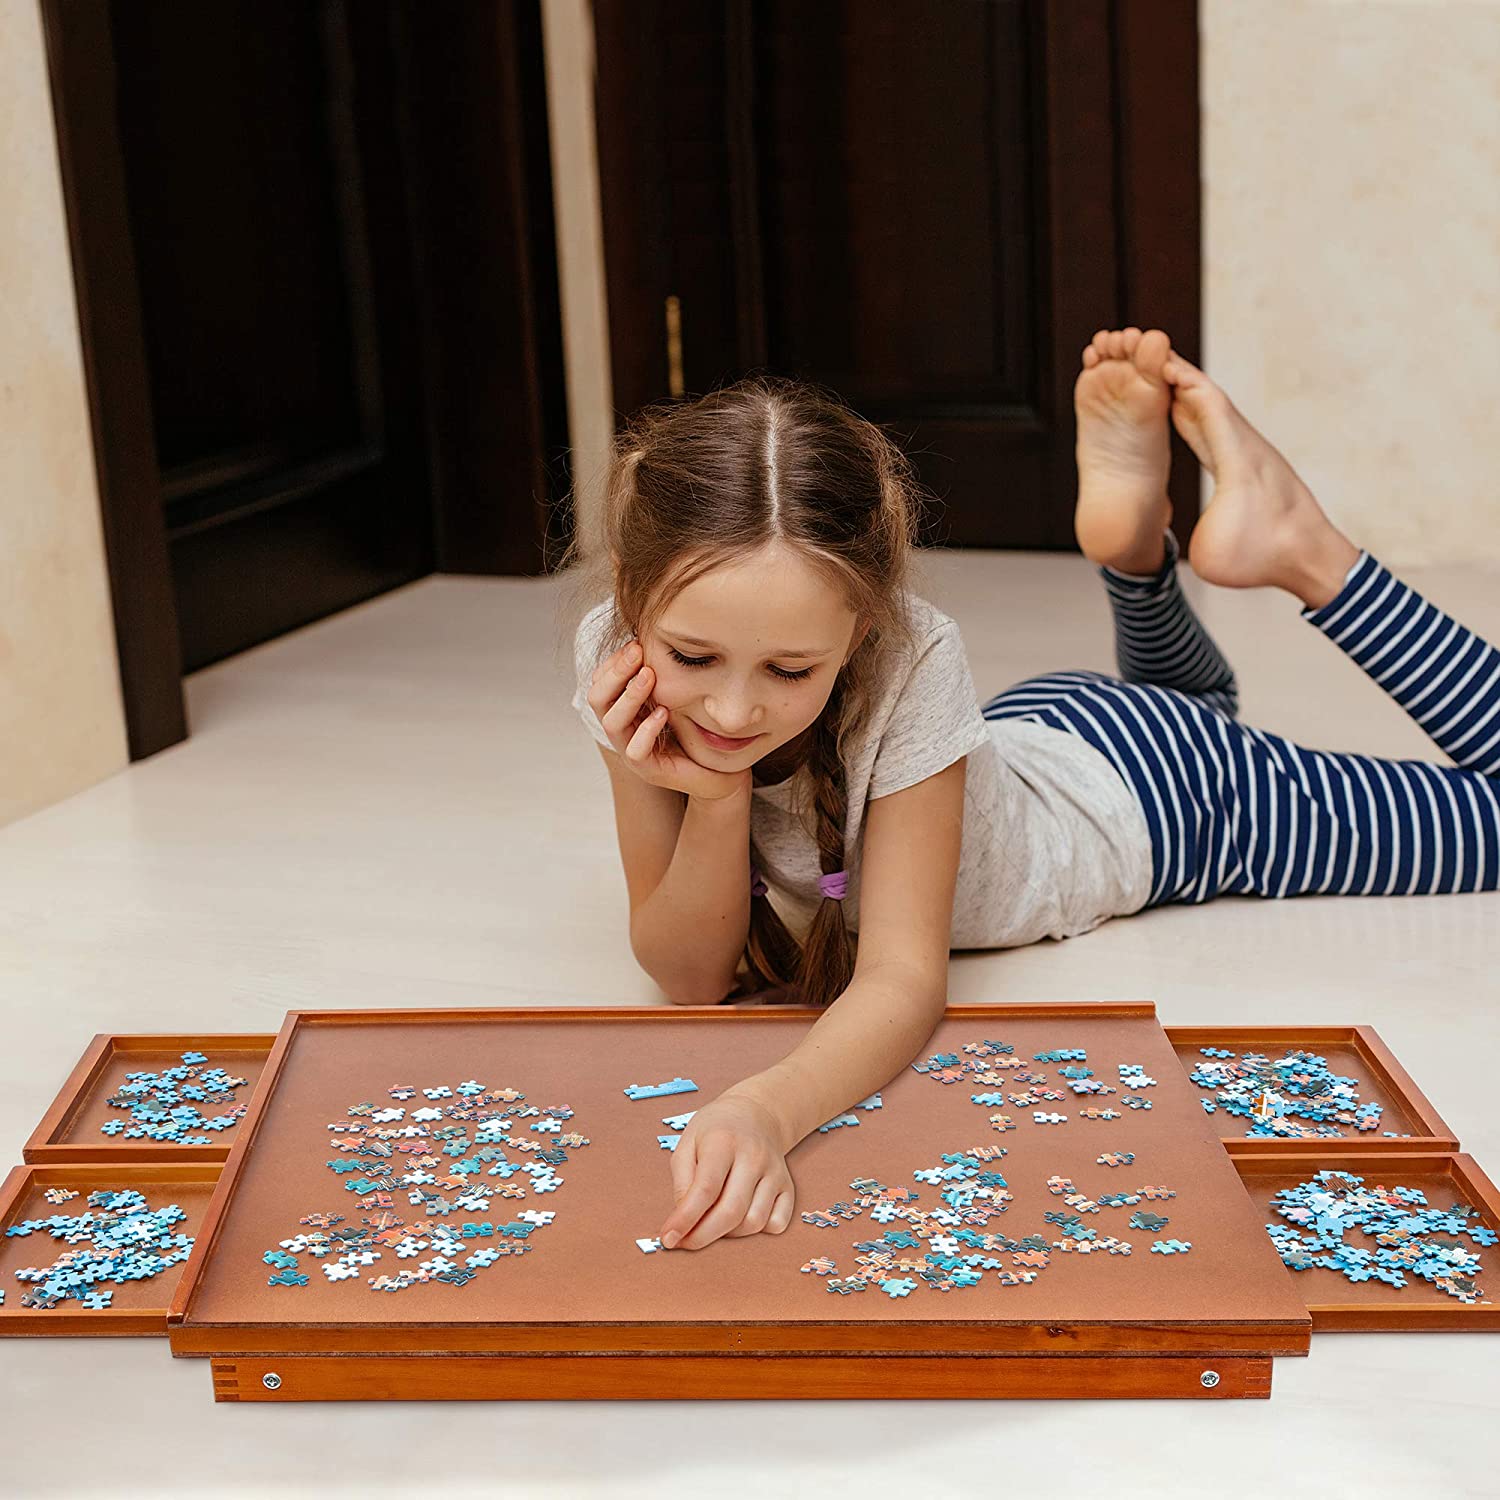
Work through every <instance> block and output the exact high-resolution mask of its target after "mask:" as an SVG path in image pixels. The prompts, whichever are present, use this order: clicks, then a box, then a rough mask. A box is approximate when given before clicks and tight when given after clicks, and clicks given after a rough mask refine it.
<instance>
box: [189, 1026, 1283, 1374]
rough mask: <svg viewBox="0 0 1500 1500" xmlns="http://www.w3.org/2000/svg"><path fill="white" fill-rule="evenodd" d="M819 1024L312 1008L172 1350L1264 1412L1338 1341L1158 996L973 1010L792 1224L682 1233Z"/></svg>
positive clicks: (853, 1126) (896, 1086) (431, 1370)
mask: <svg viewBox="0 0 1500 1500" xmlns="http://www.w3.org/2000/svg"><path fill="white" fill-rule="evenodd" d="M818 1014H819V1013H818V1012H814V1011H810V1010H807V1009H804V1008H801V1007H785V1006H778V1007H770V1008H767V1009H765V1010H758V1011H757V1010H753V1009H719V1008H703V1009H691V1008H677V1007H652V1008H648V1009H634V1010H633V1009H623V1008H599V1009H592V1008H590V1009H552V1008H549V1009H525V1010H523V1009H515V1010H510V1009H507V1010H493V1011H484V1010H472V1011H436V1010H432V1011H409V1010H392V1011H378V1010H377V1011H336V1012H315V1011H303V1012H292V1013H291V1014H289V1015H288V1017H287V1019H286V1023H285V1025H284V1026H283V1028H282V1030H281V1033H280V1035H279V1036H278V1038H277V1040H276V1043H275V1046H274V1048H273V1049H272V1052H271V1056H270V1059H269V1062H268V1063H267V1067H266V1072H265V1075H264V1078H263V1080H262V1084H261V1087H260V1089H259V1090H258V1091H257V1094H256V1097H255V1100H254V1102H253V1104H252V1106H251V1109H250V1112H249V1113H248V1115H247V1116H246V1118H245V1120H244V1122H243V1124H242V1126H241V1128H240V1130H239V1132H238V1139H237V1140H236V1141H235V1143H234V1146H233V1150H232V1152H231V1154H230V1157H229V1159H228V1161H227V1162H226V1163H225V1165H224V1169H223V1171H224V1175H223V1178H222V1180H221V1182H220V1185H219V1187H218V1189H217V1191H216V1192H215V1195H214V1198H213V1201H212V1203H211V1204H210V1206H209V1209H208V1213H207V1217H206V1219H205V1221H204V1223H203V1225H202V1227H201V1231H200V1234H199V1236H198V1238H197V1242H196V1244H195V1246H194V1248H193V1252H192V1257H191V1259H190V1260H189V1262H188V1264H187V1267H186V1269H185V1271H184V1273H183V1276H182V1280H181V1281H180V1283H179V1285H178V1288H177V1292H176V1295H175V1296H174V1298H173V1301H172V1305H171V1308H170V1312H169V1316H168V1336H169V1340H170V1344H171V1349H172V1352H173V1354H174V1355H177V1356H189V1357H204V1358H207V1359H208V1360H209V1361H210V1364H211V1371H212V1388H213V1393H214V1395H215V1397H216V1398H217V1399H219V1400H226V1401H244V1400H339V1399H346V1400H347V1399H356V1400H382V1399H384V1400H441V1399H476V1398H491V1399H518V1400H535V1399H536V1398H537V1394H538V1392H539V1391H545V1393H546V1394H547V1396H548V1397H549V1398H578V1399H612V1398H617V1399H626V1400H640V1399H650V1398H662V1399H674V1400H675V1399H714V1398H723V1399H781V1398H810V1399H820V1398H850V1397H869V1398H874V1399H902V1398H931V1397H948V1396H951V1397H970V1398H991V1397H1109V1398H1117V1397H1185V1396H1191V1397H1201V1398H1207V1399H1217V1398H1223V1397H1247V1396H1261V1397H1263V1396H1266V1395H1268V1394H1269V1392H1270V1381H1271V1369H1272V1362H1273V1360H1274V1358H1275V1357H1276V1356H1290V1357H1297V1356H1303V1355H1305V1354H1306V1353H1307V1352H1308V1347H1309V1339H1310V1333H1311V1327H1312V1321H1311V1319H1310V1317H1309V1315H1308V1312H1307V1308H1306V1306H1305V1304H1304V1302H1303V1299H1302V1296H1301V1295H1300V1288H1299V1285H1298V1283H1297V1281H1296V1279H1295V1278H1294V1277H1293V1276H1292V1275H1291V1274H1290V1273H1289V1272H1288V1270H1287V1269H1286V1268H1285V1267H1284V1266H1283V1264H1282V1262H1281V1260H1280V1258H1279V1256H1278V1254H1277V1252H1276V1248H1275V1246H1274V1244H1273V1243H1272V1241H1271V1239H1270V1238H1269V1237H1268V1236H1267V1234H1266V1231H1265V1229H1264V1226H1263V1224H1262V1218H1263V1213H1262V1211H1261V1210H1260V1209H1259V1208H1258V1207H1257V1206H1256V1205H1255V1204H1253V1203H1252V1201H1251V1199H1250V1197H1249V1196H1248V1195H1247V1193H1246V1191H1245V1188H1244V1186H1243V1184H1242V1183H1241V1180H1240V1177H1239V1175H1238V1174H1237V1172H1236V1170H1235V1165H1234V1163H1233V1162H1232V1161H1231V1159H1230V1157H1229V1155H1228V1154H1227V1153H1226V1152H1225V1150H1224V1148H1223V1147H1222V1145H1221V1144H1220V1142H1219V1139H1218V1136H1217V1133H1216V1131H1215V1127H1214V1122H1213V1121H1212V1120H1211V1119H1210V1118H1209V1117H1208V1116H1207V1115H1205V1114H1204V1112H1203V1111H1202V1109H1201V1108H1200V1107H1199V1104H1198V1099H1197V1094H1196V1091H1195V1089H1194V1087H1193V1085H1191V1084H1190V1083H1189V1081H1188V1079H1187V1077H1186V1075H1185V1074H1184V1073H1183V1071H1182V1069H1181V1068H1180V1067H1178V1066H1177V1060H1176V1056H1175V1054H1174V1052H1173V1049H1172V1046H1171V1043H1170V1042H1169V1041H1168V1039H1167V1037H1166V1035H1165V1033H1164V1032H1163V1031H1162V1029H1161V1027H1160V1025H1159V1024H1158V1023H1157V1020H1156V1016H1155V1009H1154V1007H1153V1006H1152V1005H1151V1004H1149V1003H1146V1002H1133V1001H1132V1002H1101V1003H1075V1004H1067V1003H1060V1004H1036V1005H1026V1004H1017V1005H998V1006H991V1005H964V1006H957V1007H950V1008H949V1009H948V1010H947V1011H946V1012H945V1014H944V1017H943V1019H942V1020H941V1021H940V1023H939V1024H938V1027H937V1029H936V1030H935V1032H934V1033H933V1036H932V1038H931V1041H930V1042H929V1043H928V1049H930V1053H929V1055H927V1056H925V1057H923V1058H921V1059H920V1060H918V1061H916V1062H914V1063H913V1064H912V1065H911V1066H910V1067H906V1068H903V1069H902V1070H901V1072H900V1074H898V1075H897V1076H896V1077H895V1078H894V1079H892V1080H891V1081H890V1083H888V1084H887V1085H886V1086H885V1087H884V1088H882V1089H881V1090H879V1091H878V1092H877V1093H875V1094H872V1095H870V1096H869V1097H868V1098H866V1099H863V1100H860V1101H858V1102H857V1103H855V1104H853V1105H851V1106H850V1108H849V1109H848V1110H846V1111H844V1112H843V1113H840V1114H838V1115H836V1116H834V1117H833V1118H832V1119H830V1120H828V1121H826V1122H825V1123H824V1124H823V1125H821V1126H819V1127H818V1128H816V1129H815V1130H813V1131H812V1132H811V1133H810V1134H809V1135H808V1136H807V1138H806V1139H805V1140H803V1141H802V1142H801V1143H800V1144H799V1145H798V1146H796V1147H795V1148H794V1150H793V1151H792V1152H791V1153H790V1154H789V1157H788V1165H789V1166H790V1168H791V1170H792V1173H793V1175H794V1178H795V1181H796V1186H797V1204H796V1212H795V1213H794V1214H793V1217H792V1219H791V1223H790V1225H789V1227H788V1228H787V1229H786V1230H785V1232H784V1233H781V1234H756V1235H746V1236H740V1237H724V1238H721V1239H719V1240H717V1241H715V1242H714V1243H713V1244H711V1245H709V1246H707V1247H706V1248H705V1249H702V1250H698V1251H688V1250H682V1249H677V1250H666V1249H663V1248H661V1246H660V1243H659V1241H658V1240H657V1238H656V1236H657V1234H658V1232H659V1230H660V1228H661V1226H662V1223H663V1221H664V1220H665V1218H666V1217H667V1215H668V1214H669V1212H670V1211H671V1209H672V1207H673V1203H674V1197H673V1191H672V1176H671V1171H670V1168H671V1166H672V1163H673V1160H674V1157H673V1156H672V1155H669V1153H671V1152H674V1151H675V1150H676V1149H677V1147H678V1146H679V1145H680V1144H681V1143H682V1142H684V1141H689V1140H692V1141H694V1143H695V1137H693V1135H692V1132H693V1124H692V1121H693V1115H694V1113H695V1110H696V1108H698V1107H700V1106H702V1105H703V1104H704V1103H706V1102H707V1101H711V1100H713V1099H715V1098H716V1097H717V1096H718V1095H719V1094H720V1093H722V1092H723V1091H724V1090H725V1089H726V1088H728V1087H729V1086H730V1085H732V1084H734V1083H737V1082H739V1081H740V1080H741V1079H743V1078H745V1077H747V1076H749V1075H751V1074H753V1073H755V1072H758V1071H760V1070H762V1069H765V1068H767V1067H770V1066H771V1065H773V1064H774V1063H776V1062H778V1061H779V1060H780V1059H782V1058H783V1057H785V1056H786V1055H787V1053H789V1052H790V1051H791V1050H792V1049H793V1048H794V1047H795V1046H796V1044H797V1042H798V1041H799V1040H800V1038H801V1037H802V1036H803V1035H805V1033H806V1031H807V1028H808V1027H809V1026H810V1025H811V1024H812V1023H813V1022H814V1021H815V1020H816V1019H817V1016H818ZM928 1049H924V1050H928ZM1143 1356H1145V1357H1143Z"/></svg>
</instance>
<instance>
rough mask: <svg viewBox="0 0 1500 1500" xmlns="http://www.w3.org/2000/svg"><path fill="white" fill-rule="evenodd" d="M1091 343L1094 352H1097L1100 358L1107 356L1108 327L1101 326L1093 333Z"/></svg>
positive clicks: (1106, 357)
mask: <svg viewBox="0 0 1500 1500" xmlns="http://www.w3.org/2000/svg"><path fill="white" fill-rule="evenodd" d="M1092 343H1093V347H1094V353H1095V354H1097V355H1098V356H1099V358H1100V359H1108V358H1109V329H1107V328H1101V329H1100V330H1099V332H1098V333H1096V334H1095V335H1094V337H1093V339H1092Z"/></svg>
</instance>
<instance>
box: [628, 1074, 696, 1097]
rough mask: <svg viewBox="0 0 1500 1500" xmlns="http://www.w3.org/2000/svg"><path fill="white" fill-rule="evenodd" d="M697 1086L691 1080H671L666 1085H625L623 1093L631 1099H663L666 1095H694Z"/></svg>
mask: <svg viewBox="0 0 1500 1500" xmlns="http://www.w3.org/2000/svg"><path fill="white" fill-rule="evenodd" d="M697 1092H698V1085H697V1084H696V1083H694V1082H693V1080H692V1079H691V1078H673V1079H671V1080H670V1081H669V1082H667V1083H627V1084H626V1085H625V1093H626V1095H627V1096H628V1097H629V1098H631V1099H663V1098H665V1097H666V1096H667V1095H668V1094H696V1093H697Z"/></svg>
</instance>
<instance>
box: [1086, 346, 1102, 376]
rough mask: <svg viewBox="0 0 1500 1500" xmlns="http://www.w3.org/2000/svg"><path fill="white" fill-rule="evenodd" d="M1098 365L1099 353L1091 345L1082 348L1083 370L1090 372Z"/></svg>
mask: <svg viewBox="0 0 1500 1500" xmlns="http://www.w3.org/2000/svg"><path fill="white" fill-rule="evenodd" d="M1098 363H1099V351H1098V350H1097V349H1096V348H1094V346H1093V345H1092V344H1085V345H1084V346H1083V368H1084V369H1085V370H1092V369H1093V368H1094V366H1095V365H1097V364H1098Z"/></svg>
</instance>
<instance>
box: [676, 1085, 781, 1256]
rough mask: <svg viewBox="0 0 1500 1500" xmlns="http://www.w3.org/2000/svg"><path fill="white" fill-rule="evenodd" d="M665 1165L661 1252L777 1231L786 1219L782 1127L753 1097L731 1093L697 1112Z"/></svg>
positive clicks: (692, 1248)
mask: <svg viewBox="0 0 1500 1500" xmlns="http://www.w3.org/2000/svg"><path fill="white" fill-rule="evenodd" d="M671 1166H672V1191H673V1193H674V1195H675V1196H676V1199H677V1207H676V1208H674V1209H673V1210H672V1212H671V1213H670V1214H669V1215H668V1216H667V1218H666V1220H665V1222H664V1223H663V1224H662V1226H661V1229H660V1231H659V1232H658V1237H659V1238H660V1240H661V1242H662V1246H663V1248H664V1249H669V1250H670V1249H673V1248H676V1249H679V1250H701V1249H703V1247H704V1246H705V1245H711V1244H712V1243H713V1242H714V1241H715V1240H716V1239H719V1238H721V1237H723V1236H726V1235H727V1236H728V1237H730V1238H731V1239H735V1238H739V1237H741V1236H743V1235H747V1234H760V1233H762V1232H764V1233H766V1234H780V1233H781V1232H782V1231H783V1230H784V1229H785V1228H786V1227H787V1225H788V1224H790V1223H791V1220H792V1209H793V1207H794V1206H795V1203H796V1186H795V1184H794V1183H793V1182H792V1174H791V1173H790V1172H789V1171H788V1170H787V1165H786V1157H785V1156H784V1155H783V1154H782V1150H781V1124H780V1122H779V1121H778V1120H777V1119H776V1117H775V1116H774V1115H773V1114H772V1113H771V1111H770V1110H769V1109H767V1108H766V1107H765V1105H763V1104H760V1103H757V1102H756V1101H755V1100H753V1099H747V1098H745V1097H743V1096H740V1095H736V1094H734V1093H733V1092H729V1093H725V1094H721V1095H720V1096H719V1097H718V1098H717V1099H715V1100H714V1102H713V1103H712V1104H709V1105H705V1106H704V1108H702V1109H700V1110H699V1111H698V1112H697V1113H696V1114H695V1115H694V1116H693V1118H692V1119H691V1120H689V1121H688V1125H687V1129H686V1130H684V1131H683V1133H682V1139H681V1141H680V1142H679V1143H678V1146H677V1149H676V1150H675V1151H674V1152H673V1153H672V1162H671ZM672 1235H675V1236H677V1238H676V1239H675V1240H669V1239H668V1236H672Z"/></svg>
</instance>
